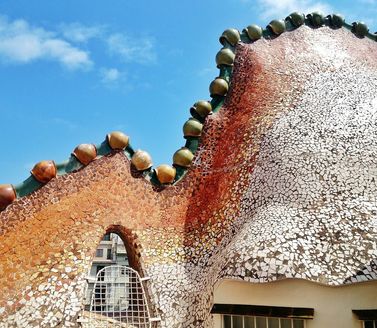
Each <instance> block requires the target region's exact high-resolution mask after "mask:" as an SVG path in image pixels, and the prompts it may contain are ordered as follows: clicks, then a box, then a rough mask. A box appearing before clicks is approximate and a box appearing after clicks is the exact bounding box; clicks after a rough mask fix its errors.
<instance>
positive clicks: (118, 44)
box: [107, 33, 156, 64]
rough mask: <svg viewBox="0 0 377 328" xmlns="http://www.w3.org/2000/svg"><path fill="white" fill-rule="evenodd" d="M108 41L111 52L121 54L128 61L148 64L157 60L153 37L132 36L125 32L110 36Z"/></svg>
mask: <svg viewBox="0 0 377 328" xmlns="http://www.w3.org/2000/svg"><path fill="white" fill-rule="evenodd" d="M107 43H108V46H109V50H110V52H111V53H112V54H116V55H119V56H121V58H122V59H123V60H124V61H126V62H136V63H141V64H147V63H153V62H155V61H156V52H155V49H154V40H153V39H152V38H149V37H144V38H132V37H130V36H127V35H125V34H120V33H116V34H112V35H110V36H109V38H108V39H107Z"/></svg>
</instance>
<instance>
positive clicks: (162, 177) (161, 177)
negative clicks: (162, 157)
mask: <svg viewBox="0 0 377 328" xmlns="http://www.w3.org/2000/svg"><path fill="white" fill-rule="evenodd" d="M155 171H156V176H157V179H158V181H160V183H162V184H167V183H173V182H174V179H175V174H176V169H175V167H173V166H171V165H167V164H161V165H159V166H158V167H157V168H156V169H155Z"/></svg>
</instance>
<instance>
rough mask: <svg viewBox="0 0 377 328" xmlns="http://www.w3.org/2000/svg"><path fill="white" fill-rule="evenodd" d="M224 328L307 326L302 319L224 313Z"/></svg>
mask: <svg viewBox="0 0 377 328" xmlns="http://www.w3.org/2000/svg"><path fill="white" fill-rule="evenodd" d="M222 328H305V321H304V320H302V319H290V318H273V317H259V316H239V315H223V323H222Z"/></svg>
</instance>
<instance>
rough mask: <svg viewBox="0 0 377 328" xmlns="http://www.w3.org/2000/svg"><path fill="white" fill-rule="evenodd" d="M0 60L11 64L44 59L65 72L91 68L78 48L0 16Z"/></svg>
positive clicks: (85, 53) (87, 56)
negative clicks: (61, 67)
mask: <svg viewBox="0 0 377 328" xmlns="http://www.w3.org/2000/svg"><path fill="white" fill-rule="evenodd" d="M0 57H1V58H2V59H3V60H5V61H7V62H13V63H29V62H32V61H36V60H41V59H47V60H53V61H57V62H59V63H60V64H62V65H63V66H65V67H66V68H69V69H88V68H90V67H91V66H92V61H91V59H90V56H89V53H88V52H87V51H84V50H82V49H79V48H77V47H75V46H73V45H72V44H70V43H69V42H67V41H66V40H64V39H62V38H59V37H58V36H57V35H56V33H54V32H51V31H47V30H45V29H43V28H40V27H34V26H31V25H30V24H29V23H28V22H27V21H25V20H21V19H20V20H14V21H9V20H8V19H7V18H6V17H1V16H0Z"/></svg>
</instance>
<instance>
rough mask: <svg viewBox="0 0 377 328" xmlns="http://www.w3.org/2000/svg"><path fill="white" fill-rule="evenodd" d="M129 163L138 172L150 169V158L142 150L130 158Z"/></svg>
mask: <svg viewBox="0 0 377 328" xmlns="http://www.w3.org/2000/svg"><path fill="white" fill-rule="evenodd" d="M131 163H132V164H133V165H134V166H135V168H136V169H137V170H138V171H144V170H148V169H149V168H151V167H152V165H153V163H152V157H151V156H150V155H149V154H148V153H147V152H146V151H144V150H137V151H135V153H134V154H133V156H132V158H131Z"/></svg>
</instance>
